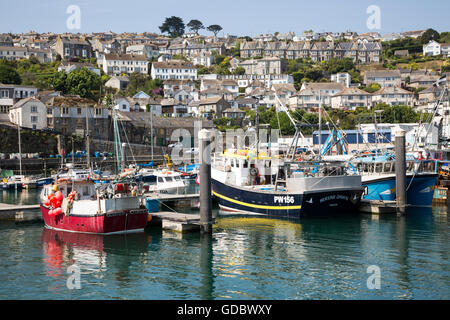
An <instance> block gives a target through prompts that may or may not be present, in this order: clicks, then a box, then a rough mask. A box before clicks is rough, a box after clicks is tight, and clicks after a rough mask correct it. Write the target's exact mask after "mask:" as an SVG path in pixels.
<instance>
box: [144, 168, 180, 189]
mask: <svg viewBox="0 0 450 320" xmlns="http://www.w3.org/2000/svg"><path fill="white" fill-rule="evenodd" d="M153 174H154V175H155V177H156V183H154V184H146V185H145V187H144V188H145V190H147V191H148V192H157V193H167V194H182V193H185V192H186V188H187V186H188V184H187V182H186V181H185V180H184V179H182V178H181V176H182V173H181V172H177V171H173V170H168V169H162V170H155V171H154V173H153Z"/></svg>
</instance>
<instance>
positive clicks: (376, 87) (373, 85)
mask: <svg viewBox="0 0 450 320" xmlns="http://www.w3.org/2000/svg"><path fill="white" fill-rule="evenodd" d="M380 89H381V86H380V85H379V84H378V83H376V82H372V83H371V84H369V85H368V86H367V87H365V88H363V90H364V91H366V92H368V93H374V92H376V91H378V90H380Z"/></svg>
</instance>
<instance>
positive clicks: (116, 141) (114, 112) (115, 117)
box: [113, 106, 122, 174]
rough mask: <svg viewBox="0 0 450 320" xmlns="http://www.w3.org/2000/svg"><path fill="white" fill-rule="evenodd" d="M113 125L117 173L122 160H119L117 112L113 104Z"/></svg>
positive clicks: (120, 167)
mask: <svg viewBox="0 0 450 320" xmlns="http://www.w3.org/2000/svg"><path fill="white" fill-rule="evenodd" d="M113 125H114V145H115V151H116V168H117V174H119V173H120V172H121V171H122V161H121V160H120V154H121V152H120V148H121V144H120V136H119V128H118V125H117V114H116V108H115V107H114V106H113Z"/></svg>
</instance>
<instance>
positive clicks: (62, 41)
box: [55, 36, 94, 59]
mask: <svg viewBox="0 0 450 320" xmlns="http://www.w3.org/2000/svg"><path fill="white" fill-rule="evenodd" d="M55 51H56V53H58V54H59V55H60V56H61V57H62V58H63V59H72V58H83V59H90V58H93V57H94V54H93V51H92V46H91V44H90V43H89V42H88V41H86V40H85V39H68V38H63V37H61V36H58V38H57V40H56V45H55Z"/></svg>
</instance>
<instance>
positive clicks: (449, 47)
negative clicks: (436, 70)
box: [441, 43, 450, 58]
mask: <svg viewBox="0 0 450 320" xmlns="http://www.w3.org/2000/svg"><path fill="white" fill-rule="evenodd" d="M441 54H442V55H443V56H444V57H447V58H449V57H450V43H441Z"/></svg>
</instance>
